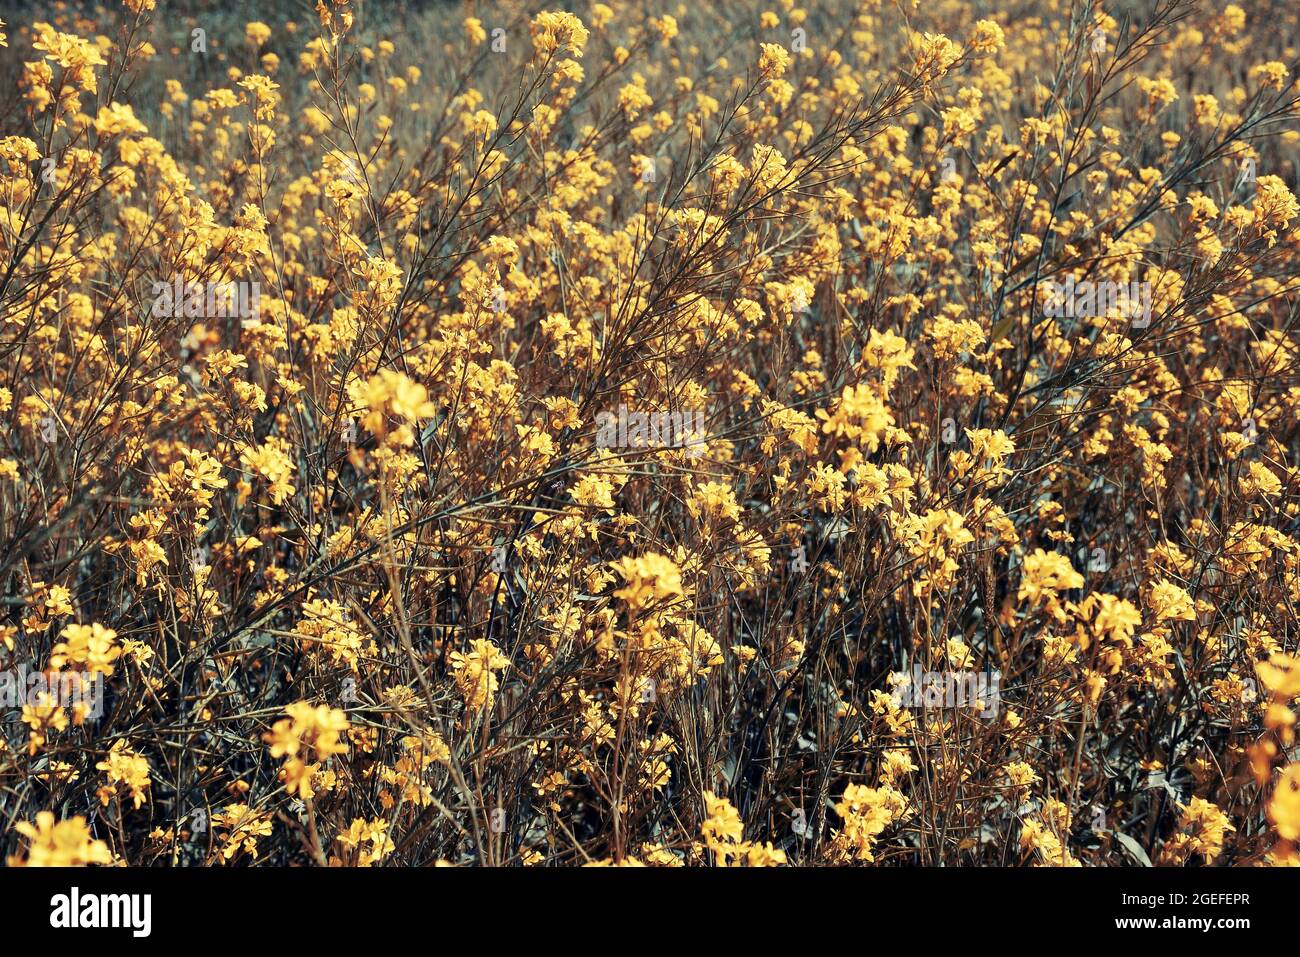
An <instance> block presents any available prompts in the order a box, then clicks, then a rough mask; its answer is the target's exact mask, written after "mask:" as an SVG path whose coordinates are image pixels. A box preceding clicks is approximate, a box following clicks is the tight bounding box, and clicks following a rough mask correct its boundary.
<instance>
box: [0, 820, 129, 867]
mask: <svg viewBox="0 0 1300 957" xmlns="http://www.w3.org/2000/svg"><path fill="white" fill-rule="evenodd" d="M14 830H16V831H17V832H18V833H19V834H21V835H23V836H24V837H26V838H27V839H28V844H27V853H26V856H21V855H20V856H18V857H11V858H9V859H8V864H9V866H10V867H85V866H86V865H87V864H111V863H112V861H113V856H112V854H110V853H109V850H108V845H107V844H105V843H104V842H103V841H100V840H96V839H94V838H92V837H91V836H90V828H89V827H88V826H87V824H86V819H85V818H84V817H82V816H80V815H76V816H74V817H70V818H68V819H67V820H64V821H58V822H56V821H55V819H54V814H53V813H52V812H50V811H41V812H40V813H39V814H37V815H36V823H35V824H34V825H33V824H29V823H28V822H26V821H20V822H19V823H18V824H16V825H14Z"/></svg>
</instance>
